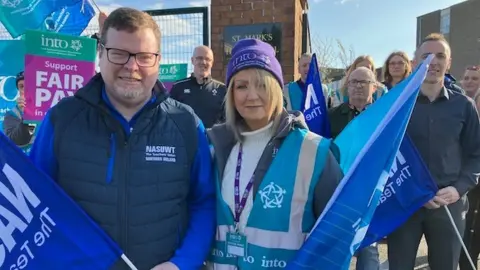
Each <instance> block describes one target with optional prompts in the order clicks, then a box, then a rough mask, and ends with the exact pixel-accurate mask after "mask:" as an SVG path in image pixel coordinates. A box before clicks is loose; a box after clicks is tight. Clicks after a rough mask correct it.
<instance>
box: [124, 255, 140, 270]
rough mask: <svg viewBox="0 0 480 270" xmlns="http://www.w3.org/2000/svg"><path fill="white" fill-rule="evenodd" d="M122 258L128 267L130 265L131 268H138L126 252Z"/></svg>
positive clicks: (132, 269) (134, 269) (133, 269)
mask: <svg viewBox="0 0 480 270" xmlns="http://www.w3.org/2000/svg"><path fill="white" fill-rule="evenodd" d="M122 260H123V261H124V262H125V263H126V264H127V265H128V267H130V269H131V270H138V269H137V267H135V265H133V263H132V261H130V259H129V258H128V257H127V256H126V255H125V254H122Z"/></svg>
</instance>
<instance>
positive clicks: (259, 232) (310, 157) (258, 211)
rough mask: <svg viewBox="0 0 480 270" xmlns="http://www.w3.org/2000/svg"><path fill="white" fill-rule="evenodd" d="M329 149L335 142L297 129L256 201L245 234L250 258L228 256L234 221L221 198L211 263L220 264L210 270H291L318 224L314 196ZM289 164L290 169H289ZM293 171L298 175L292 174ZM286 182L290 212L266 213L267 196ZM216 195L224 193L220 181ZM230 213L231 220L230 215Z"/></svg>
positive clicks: (287, 202)
mask: <svg viewBox="0 0 480 270" xmlns="http://www.w3.org/2000/svg"><path fill="white" fill-rule="evenodd" d="M329 146H330V140H328V139H324V138H322V137H320V136H318V135H316V134H314V133H312V132H309V131H306V130H299V129H295V130H294V131H292V132H291V134H290V135H289V136H288V137H287V138H286V139H285V141H284V142H283V144H282V146H281V147H280V149H279V151H278V152H277V155H276V157H275V159H274V160H273V162H272V164H271V166H270V168H269V170H268V171H267V173H266V175H265V177H264V179H263V181H262V184H261V185H260V187H259V190H258V191H257V192H258V193H257V196H256V197H255V201H254V204H253V207H252V210H251V212H250V214H249V218H248V222H247V226H246V228H245V231H244V232H243V233H244V234H245V235H246V236H247V241H248V248H247V252H248V256H247V257H245V258H237V257H234V256H231V255H228V254H226V251H225V246H226V244H225V240H226V234H227V232H234V226H233V217H232V213H231V210H230V208H229V207H228V206H227V204H226V203H225V202H224V201H223V198H221V196H217V197H219V199H217V207H218V209H217V222H218V223H219V224H218V225H217V233H216V243H215V247H214V250H213V252H212V254H211V258H210V261H211V262H215V263H214V264H210V268H211V269H219V270H231V269H235V268H232V265H237V266H239V269H241V270H243V269H261V268H263V267H267V268H269V269H281V268H283V267H285V265H284V263H285V264H286V262H288V261H289V260H290V259H291V258H292V257H293V256H294V255H295V253H296V251H297V250H298V249H300V247H301V246H302V245H303V243H304V241H305V239H306V237H307V235H308V233H309V232H310V230H311V229H312V227H313V225H314V224H315V221H316V220H315V217H314V214H313V194H314V189H315V186H316V184H317V183H318V180H319V178H320V175H321V173H322V170H323V165H324V163H325V158H326V156H327V154H328V151H329ZM294 155H297V156H298V159H296V158H293V157H294ZM290 160H291V161H290ZM295 160H296V164H292V161H295ZM289 161H290V163H288V162H289ZM289 165H290V166H289ZM293 165H296V166H293ZM292 170H294V171H293V172H292ZM289 171H290V172H289ZM280 175H286V176H287V177H289V175H291V178H292V179H287V180H279V181H274V179H275V178H277V179H278V176H280ZM280 178H281V177H280ZM293 178H294V179H293ZM282 181H284V182H285V183H289V182H290V183H292V185H291V186H290V187H286V188H285V191H286V194H287V193H290V195H288V196H290V197H289V201H283V204H282V206H281V207H284V206H286V205H285V204H288V207H284V208H283V209H287V210H285V211H282V210H278V209H279V208H281V207H279V208H277V209H273V210H272V209H267V208H268V207H267V208H266V207H265V206H264V207H261V204H262V198H261V192H262V190H263V189H264V188H265V187H268V186H270V185H273V184H275V185H276V184H278V185H281V184H282ZM292 189H293V190H292ZM217 192H220V187H219V185H218V181H217ZM285 196H287V195H285ZM288 209H289V210H290V211H289V213H287V212H286V211H288ZM276 210H277V211H280V212H279V214H278V215H277V214H275V215H274V214H271V215H272V216H271V217H269V215H268V211H276ZM227 211H228V214H226V212H227ZM271 213H272V212H271ZM275 213H277V212H275ZM286 215H289V216H288V217H287V216H286ZM272 217H273V218H272ZM287 218H288V220H287ZM282 221H286V222H283V223H287V222H288V225H285V224H283V226H282V224H280V223H282ZM255 223H256V224H255ZM254 224H255V226H254ZM273 224H277V225H273ZM261 225H264V226H263V227H268V226H273V227H275V226H276V227H283V228H284V229H285V230H284V231H281V230H280V229H275V230H273V229H272V230H268V229H265V228H258V227H262V226H261ZM272 260H277V261H278V263H276V264H275V263H273V264H275V265H276V266H274V265H272V263H271V262H272ZM259 267H260V268H259Z"/></svg>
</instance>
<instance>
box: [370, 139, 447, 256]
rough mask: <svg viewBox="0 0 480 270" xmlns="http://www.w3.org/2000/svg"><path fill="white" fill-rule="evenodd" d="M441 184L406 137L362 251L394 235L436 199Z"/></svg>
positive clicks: (391, 170)
mask: <svg viewBox="0 0 480 270" xmlns="http://www.w3.org/2000/svg"><path fill="white" fill-rule="evenodd" d="M437 191H438V187H437V184H436V183H435V181H434V180H433V178H432V176H431V175H430V171H429V170H428V168H427V166H426V165H425V163H424V162H423V160H422V158H421V157H420V154H419V153H418V151H417V148H416V147H415V146H414V145H413V143H412V141H411V140H410V137H409V136H408V135H405V137H404V138H403V141H402V144H401V145H400V149H399V151H398V153H397V156H396V157H395V161H394V163H393V165H392V168H391V169H390V174H389V178H388V180H387V183H386V185H385V188H384V189H383V194H382V196H380V203H379V205H378V206H377V209H376V210H375V214H374V215H373V218H372V221H371V222H370V226H369V227H368V231H367V235H366V236H365V239H364V240H363V242H362V245H361V246H360V249H361V248H363V247H367V246H369V245H371V244H372V243H375V242H377V241H379V240H381V239H382V238H383V237H385V236H387V235H389V234H390V233H392V232H393V231H394V230H395V229H397V228H398V227H399V226H400V225H402V224H403V223H404V222H405V221H407V219H408V218H409V217H410V216H411V215H413V214H414V213H415V212H416V211H418V209H420V208H421V207H422V206H423V205H424V204H425V203H427V202H428V201H429V200H431V199H432V198H433V197H435V194H436V193H437Z"/></svg>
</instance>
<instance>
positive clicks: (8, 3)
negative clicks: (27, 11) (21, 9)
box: [0, 0, 23, 8]
mask: <svg viewBox="0 0 480 270" xmlns="http://www.w3.org/2000/svg"><path fill="white" fill-rule="evenodd" d="M22 2H23V0H2V1H1V2H0V5H1V6H2V7H7V8H16V7H18V6H19V5H20V4H21V3H22Z"/></svg>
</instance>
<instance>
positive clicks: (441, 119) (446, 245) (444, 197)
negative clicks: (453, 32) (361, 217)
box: [388, 34, 480, 270]
mask: <svg viewBox="0 0 480 270" xmlns="http://www.w3.org/2000/svg"><path fill="white" fill-rule="evenodd" d="M418 54H419V56H420V58H422V59H425V58H426V57H427V56H428V55H430V54H433V55H434V56H435V57H434V59H433V60H432V62H431V64H430V66H429V69H428V73H427V75H426V78H425V80H424V81H423V84H422V85H421V87H420V94H419V96H418V99H417V101H416V103H415V107H414V110H413V113H412V117H411V119H410V122H409V125H408V129H407V133H408V135H409V136H410V138H411V139H412V142H413V144H414V145H415V146H416V147H417V149H418V151H419V153H420V156H421V157H422V159H423V160H424V161H425V164H426V165H427V167H428V169H429V170H430V173H431V175H432V177H433V179H434V180H435V181H436V184H437V186H438V188H439V190H438V192H437V193H436V196H435V197H434V198H433V199H432V200H430V201H429V202H428V203H427V204H425V207H423V208H422V209H420V210H418V211H417V212H415V213H414V214H413V215H412V216H411V217H410V218H409V219H408V220H407V221H406V222H405V223H404V224H403V225H402V226H401V227H400V228H398V229H397V230H395V231H394V232H393V233H392V234H390V235H389V236H388V260H389V265H390V270H404V269H413V268H414V267H415V260H416V255H417V249H418V245H419V243H420V240H421V238H422V236H423V235H424V234H425V236H426V240H427V245H428V264H429V266H430V267H431V268H432V269H435V270H443V269H444V270H454V269H457V267H458V262H459V257H460V250H461V241H460V240H461V239H459V237H458V235H457V233H456V230H457V229H458V231H460V234H463V232H464V228H465V218H464V217H465V214H466V212H467V210H468V202H467V198H466V194H467V192H468V191H469V190H471V189H472V188H474V187H475V186H476V184H477V182H478V175H479V174H480V140H479V138H480V121H479V116H478V112H477V110H476V108H475V103H474V102H473V100H472V99H470V98H468V97H466V96H465V95H463V94H459V93H457V92H455V91H452V90H451V89H448V86H446V85H445V82H444V80H445V74H446V72H447V70H448V69H449V68H450V64H451V49H450V45H449V44H448V42H447V40H446V39H445V38H444V37H443V35H441V34H431V35H429V36H427V37H426V38H425V39H424V40H423V42H422V44H421V46H420V47H419V49H418ZM447 210H448V212H447ZM451 219H453V221H451ZM454 227H456V228H454ZM472 259H474V260H476V258H472Z"/></svg>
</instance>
